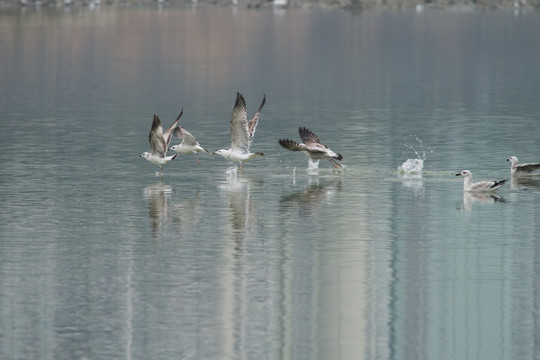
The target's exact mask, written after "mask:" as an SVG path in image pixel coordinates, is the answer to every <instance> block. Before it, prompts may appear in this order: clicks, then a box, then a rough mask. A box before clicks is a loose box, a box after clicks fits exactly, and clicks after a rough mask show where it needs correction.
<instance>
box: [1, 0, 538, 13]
mask: <svg viewBox="0 0 540 360" xmlns="http://www.w3.org/2000/svg"><path fill="white" fill-rule="evenodd" d="M148 5H160V6H171V7H175V6H193V5H205V6H218V7H240V8H242V7H243V8H252V9H258V8H282V9H304V8H333V9H344V10H350V11H355V12H357V11H364V10H366V11H367V10H397V11H399V10H415V11H417V12H421V11H424V10H429V9H438V10H461V11H475V10H479V11H485V10H514V11H516V10H522V9H523V10H537V9H540V0H103V1H102V0H0V11H2V10H7V9H10V10H13V9H17V8H29V9H30V8H81V7H90V8H95V7H98V6H99V7H114V6H148Z"/></svg>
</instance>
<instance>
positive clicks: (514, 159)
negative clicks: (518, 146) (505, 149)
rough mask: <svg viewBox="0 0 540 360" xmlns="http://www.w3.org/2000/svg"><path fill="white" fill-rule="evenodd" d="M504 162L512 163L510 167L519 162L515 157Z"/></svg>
mask: <svg viewBox="0 0 540 360" xmlns="http://www.w3.org/2000/svg"><path fill="white" fill-rule="evenodd" d="M506 161H510V162H511V163H512V166H514V165H515V164H517V163H518V162H519V161H518V158H517V157H515V156H510V157H509V158H508V159H506Z"/></svg>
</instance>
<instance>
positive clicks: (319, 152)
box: [279, 127, 343, 169]
mask: <svg viewBox="0 0 540 360" xmlns="http://www.w3.org/2000/svg"><path fill="white" fill-rule="evenodd" d="M298 133H299V134H300V138H301V139H302V143H300V144H299V143H297V142H296V141H294V140H290V139H280V140H279V144H280V145H281V146H283V147H284V148H285V149H287V150H290V151H303V152H304V154H306V156H307V157H309V158H310V159H312V160H320V159H328V160H330V162H331V163H332V165H334V167H335V168H337V169H339V168H341V167H342V166H343V165H342V164H340V163H338V162H337V161H336V160H339V161H341V160H343V156H342V155H341V154H337V153H335V152H333V151H332V150H330V148H329V147H328V146H326V145H324V144H322V143H321V141H320V140H319V137H318V136H317V135H315V134H314V133H313V132H312V131H311V130H309V129H308V128H306V127H299V128H298Z"/></svg>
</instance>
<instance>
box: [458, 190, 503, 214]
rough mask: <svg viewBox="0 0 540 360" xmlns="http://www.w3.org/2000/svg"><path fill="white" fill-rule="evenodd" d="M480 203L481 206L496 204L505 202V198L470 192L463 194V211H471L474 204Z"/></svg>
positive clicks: (492, 194)
mask: <svg viewBox="0 0 540 360" xmlns="http://www.w3.org/2000/svg"><path fill="white" fill-rule="evenodd" d="M475 202H476V203H480V204H494V203H497V202H501V203H503V202H505V200H504V198H503V197H502V196H500V195H497V194H495V193H481V192H470V191H464V192H463V206H462V209H463V210H465V211H469V210H471V208H472V204H473V203H475Z"/></svg>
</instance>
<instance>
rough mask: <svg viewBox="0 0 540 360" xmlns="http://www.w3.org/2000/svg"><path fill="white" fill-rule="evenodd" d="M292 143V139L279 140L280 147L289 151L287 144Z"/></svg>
mask: <svg viewBox="0 0 540 360" xmlns="http://www.w3.org/2000/svg"><path fill="white" fill-rule="evenodd" d="M290 142H292V140H290V139H279V140H278V143H279V145H281V146H283V147H284V148H285V149H287V145H286V144H288V143H290Z"/></svg>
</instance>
